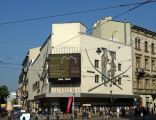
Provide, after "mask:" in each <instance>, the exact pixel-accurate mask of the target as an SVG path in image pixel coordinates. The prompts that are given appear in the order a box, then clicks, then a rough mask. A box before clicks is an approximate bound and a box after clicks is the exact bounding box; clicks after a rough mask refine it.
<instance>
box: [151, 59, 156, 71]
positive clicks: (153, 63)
mask: <svg viewBox="0 0 156 120" xmlns="http://www.w3.org/2000/svg"><path fill="white" fill-rule="evenodd" d="M151 70H155V60H152V61H151Z"/></svg>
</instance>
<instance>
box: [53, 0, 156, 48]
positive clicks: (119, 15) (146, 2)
mask: <svg viewBox="0 0 156 120" xmlns="http://www.w3.org/2000/svg"><path fill="white" fill-rule="evenodd" d="M151 2H156V0H151V1H145V2H142V3H140V4H139V5H137V6H135V7H133V8H130V9H128V10H127V11H125V12H122V13H120V14H118V15H116V16H115V17H113V18H112V19H116V18H119V17H121V16H122V15H125V14H127V13H128V12H130V11H132V10H135V9H136V8H138V7H141V6H143V5H145V4H148V3H151ZM108 21H109V20H107V21H105V22H104V23H102V24H99V25H98V26H97V27H100V26H101V25H104V24H106V23H107V22H108ZM91 30H93V28H91V29H89V30H87V31H86V32H87V33H88V32H90V31H91ZM81 35H83V34H82V33H81V34H79V35H77V36H75V37H73V38H71V39H68V40H66V41H64V42H62V43H60V44H58V45H56V46H55V48H56V47H58V46H60V45H62V44H65V43H67V42H69V41H71V40H73V39H75V38H77V37H79V36H81Z"/></svg>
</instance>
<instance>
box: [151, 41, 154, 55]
mask: <svg viewBox="0 0 156 120" xmlns="http://www.w3.org/2000/svg"><path fill="white" fill-rule="evenodd" d="M151 52H152V53H153V54H154V43H152V44H151Z"/></svg>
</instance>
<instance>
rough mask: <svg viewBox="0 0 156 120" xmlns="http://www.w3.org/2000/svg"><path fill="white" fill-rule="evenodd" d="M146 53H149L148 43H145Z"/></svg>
mask: <svg viewBox="0 0 156 120" xmlns="http://www.w3.org/2000/svg"><path fill="white" fill-rule="evenodd" d="M145 52H148V42H147V41H145Z"/></svg>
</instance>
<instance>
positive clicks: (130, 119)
mask: <svg viewBox="0 0 156 120" xmlns="http://www.w3.org/2000/svg"><path fill="white" fill-rule="evenodd" d="M35 118H36V117H35V116H33V117H31V119H30V120H36V119H35ZM0 120H8V117H0ZM12 120H14V119H12ZM38 120H46V119H44V118H39V119H38ZM50 120H56V119H50ZM59 120H70V119H59ZM74 120H86V119H82V118H79V119H74ZM90 120H104V119H103V117H92V118H91V119H90ZM109 120H156V115H147V116H144V118H143V117H140V116H126V117H124V118H122V117H120V118H116V117H113V118H109Z"/></svg>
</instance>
